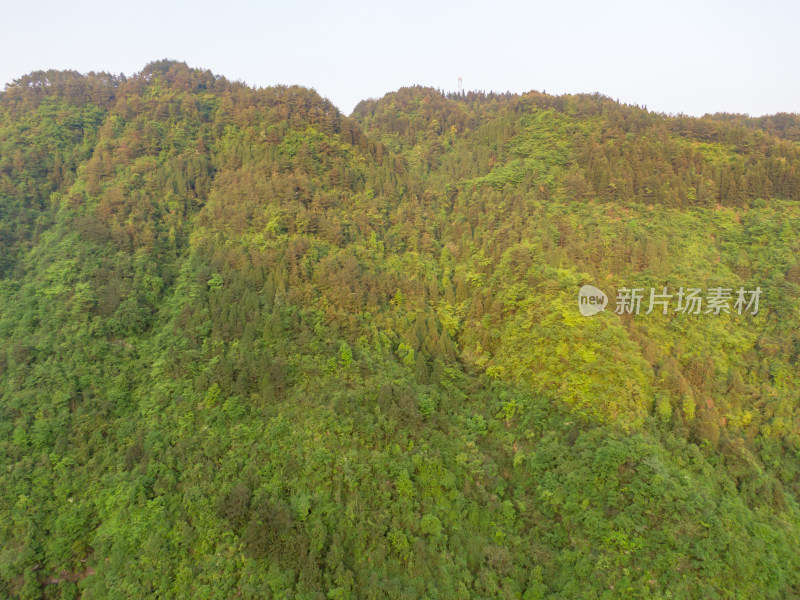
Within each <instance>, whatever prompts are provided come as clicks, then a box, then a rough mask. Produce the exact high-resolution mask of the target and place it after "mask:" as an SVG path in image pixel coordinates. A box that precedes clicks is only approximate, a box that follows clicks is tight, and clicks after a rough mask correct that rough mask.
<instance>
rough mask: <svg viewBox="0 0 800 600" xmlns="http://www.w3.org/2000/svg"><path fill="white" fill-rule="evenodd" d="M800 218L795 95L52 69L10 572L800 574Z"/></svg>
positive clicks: (31, 137)
mask: <svg viewBox="0 0 800 600" xmlns="http://www.w3.org/2000/svg"><path fill="white" fill-rule="evenodd" d="M798 234H800V117H798V116H797V115H788V114H779V115H773V116H770V117H762V118H751V117H746V116H740V115H726V114H717V115H708V116H705V117H703V118H689V117H682V116H678V117H670V116H665V115H661V114H654V113H652V112H648V111H647V110H645V109H644V108H640V107H635V106H627V105H621V104H619V103H617V102H614V101H612V100H610V99H608V98H605V97H603V96H599V95H574V96H550V95H545V94H540V93H536V92H531V93H528V94H523V95H512V94H500V95H498V94H484V93H466V94H459V95H456V94H443V93H442V92H440V91H437V90H434V89H430V88H421V87H414V88H404V89H401V90H398V91H397V92H395V93H391V94H388V95H387V96H385V97H383V98H381V99H377V100H368V101H364V102H362V103H360V104H359V105H358V106H357V107H356V109H355V110H354V112H353V114H352V115H351V116H349V117H347V116H345V115H343V114H341V113H340V112H339V111H338V110H337V109H336V107H334V106H333V105H332V104H331V103H330V102H329V101H327V100H325V99H324V98H322V97H320V96H319V95H318V94H317V93H316V92H314V91H310V90H307V89H304V88H301V87H273V88H266V89H253V88H251V87H248V86H246V85H244V84H241V83H233V82H230V81H228V80H226V79H225V78H223V77H220V76H217V75H214V74H212V73H210V72H208V71H200V70H194V69H190V68H188V67H187V66H186V65H185V64H183V63H175V62H171V61H161V62H157V63H151V64H149V65H147V66H146V67H145V68H144V70H143V71H141V72H140V73H138V74H136V75H134V76H131V77H125V76H112V75H108V74H95V73H91V74H88V75H80V74H78V73H75V72H62V71H48V72H36V73H32V74H30V75H28V76H25V77H23V78H21V79H19V80H18V81H16V82H15V83H14V84H12V85H9V86H7V88H6V89H5V91H3V92H2V93H0V492H1V493H0V597H4V598H48V599H56V598H59V599H65V600H66V599H71V598H92V599H99V598H204V599H205V598H208V599H211V598H214V599H229V598H274V599H296V600H317V599H319V600H323V599H330V600H334V599H345V598H354V599H361V598H364V599H378V598H398V599H401V598H402V599H409V600H411V599H416V598H431V599H441V600H455V599H468V598H502V599H524V600H532V599H535V598H550V597H553V598H704V599H710V598H800V504H799V502H800V391H798V385H797V384H798V381H800V372H799V371H798V355H800V330H799V329H798V326H799V325H800V302H799V298H800V262H799V261H798V255H799V251H800V238H799V237H798ZM585 284H591V285H596V286H597V287H599V288H601V289H603V290H605V291H606V292H607V293H608V295H609V297H610V301H611V304H610V305H609V307H608V308H607V310H605V311H603V312H601V313H599V314H597V315H595V316H592V317H585V316H583V315H581V313H580V312H579V310H578V290H579V289H580V288H581V286H582V285H585ZM634 288H636V289H644V290H646V293H645V299H644V300H643V303H642V306H643V310H642V311H641V312H640V313H639V314H629V313H626V312H624V311H623V312H622V314H618V313H617V312H616V311H614V310H613V303H614V300H615V298H616V295H617V290H622V289H634ZM651 288H654V289H656V290H657V291H658V292H659V293H660V292H661V291H662V290H663V289H664V288H667V289H668V290H672V291H673V292H674V291H676V290H678V289H680V288H699V289H704V290H706V289H713V288H729V289H731V290H733V294H734V297H735V293H736V290H737V289H745V290H755V289H756V288H760V289H761V290H763V294H762V296H761V299H760V306H759V309H758V310H757V311H756V310H751V311H749V312H748V311H744V312H741V314H740V312H737V311H736V310H733V304H731V310H730V311H728V312H725V311H721V312H720V314H716V313H715V312H706V308H705V306H704V307H703V310H702V311H701V312H700V314H688V313H686V312H680V311H677V310H675V304H673V305H671V307H670V310H668V311H667V314H664V313H663V312H662V311H661V309H660V307H659V308H657V309H656V310H654V311H652V312H651V313H650V314H646V312H647V311H645V310H644V307H645V306H646V304H647V303H648V301H649V290H650V289H651Z"/></svg>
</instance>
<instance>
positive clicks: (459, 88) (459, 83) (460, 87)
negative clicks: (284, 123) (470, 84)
mask: <svg viewBox="0 0 800 600" xmlns="http://www.w3.org/2000/svg"><path fill="white" fill-rule="evenodd" d="M462 87H463V86H462V85H461V77H459V78H458V95H459V96H460V95H461V89H462Z"/></svg>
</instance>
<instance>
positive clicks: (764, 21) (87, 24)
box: [0, 0, 800, 116]
mask: <svg viewBox="0 0 800 600" xmlns="http://www.w3.org/2000/svg"><path fill="white" fill-rule="evenodd" d="M0 14H2V15H3V19H2V20H1V21H0V87H2V86H4V85H5V84H7V83H10V82H12V81H13V80H14V79H16V78H18V77H21V76H22V75H25V74H26V73H30V72H31V71H35V70H40V69H41V70H46V69H72V70H76V71H80V72H88V71H108V72H111V73H115V74H118V73H124V74H126V75H132V74H134V73H136V72H138V71H140V70H141V69H142V68H143V67H144V66H145V65H146V64H147V63H148V62H151V61H154V60H160V59H163V58H169V59H174V60H180V61H185V62H186V63H187V64H189V66H191V67H198V68H202V69H211V70H212V71H213V72H214V73H216V74H219V75H224V76H225V77H227V78H228V79H231V80H235V81H243V82H245V83H247V84H249V85H253V86H259V87H261V86H268V85H275V84H300V85H304V86H306V87H310V88H314V89H315V90H316V91H317V92H319V93H320V94H321V95H322V96H325V97H327V98H328V99H330V100H331V101H332V102H333V103H334V104H335V105H336V106H337V107H338V108H339V109H340V110H341V111H343V112H344V113H346V114H349V113H350V112H351V111H352V110H353V108H354V107H355V105H356V104H357V103H358V102H359V101H360V100H362V99H365V98H377V97H380V96H383V95H384V94H386V93H388V92H391V91H394V90H396V89H398V88H400V87H402V86H405V85H414V84H419V85H427V86H433V87H436V88H439V89H442V90H445V91H455V90H456V89H457V87H458V78H459V77H462V79H463V86H464V89H465V90H484V91H487V92H488V91H495V92H504V91H511V92H518V93H521V92H526V91H529V90H537V91H544V92H547V93H551V94H562V93H581V92H587V93H592V92H600V93H601V94H604V95H606V96H609V97H611V98H613V99H616V100H620V101H621V102H625V103H628V104H637V105H639V106H646V107H647V108H648V109H650V110H655V111H659V112H665V113H671V114H679V113H683V114H687V115H695V116H699V115H702V114H704V113H714V112H736V113H747V114H751V115H754V116H756V115H763V114H772V113H776V112H795V113H800V68H798V67H800V35H798V34H797V28H798V26H800V2H797V0H786V1H777V0H761V1H760V2H753V1H750V2H743V1H739V0H727V1H724V2H723V1H704V0H695V1H694V2H683V1H680V0H678V1H672V2H658V1H655V0H651V1H647V0H638V1H636V2H633V1H625V2H623V1H617V0H596V1H593V2H586V1H573V2H570V1H568V0H562V1H548V2H542V1H529V2H511V1H505V0H499V1H496V2H487V1H483V2H471V1H468V0H463V1H461V2H454V1H442V2H435V1H433V0H428V1H419V0H404V1H400V2H397V1H394V2H380V0H378V1H375V0H373V1H372V2H345V1H340V2H320V1H317V0H285V1H283V2H269V1H268V2H260V3H254V2H243V1H240V0H227V1H226V2H210V1H207V0H198V1H196V2H173V1H170V0H162V1H154V0H141V1H139V2H124V3H122V2H120V3H115V2H113V0H112V1H109V0H80V1H75V2H69V1H63V0H60V1H54V0H47V1H39V2H37V1H36V0H30V1H28V2H9V0H0Z"/></svg>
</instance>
